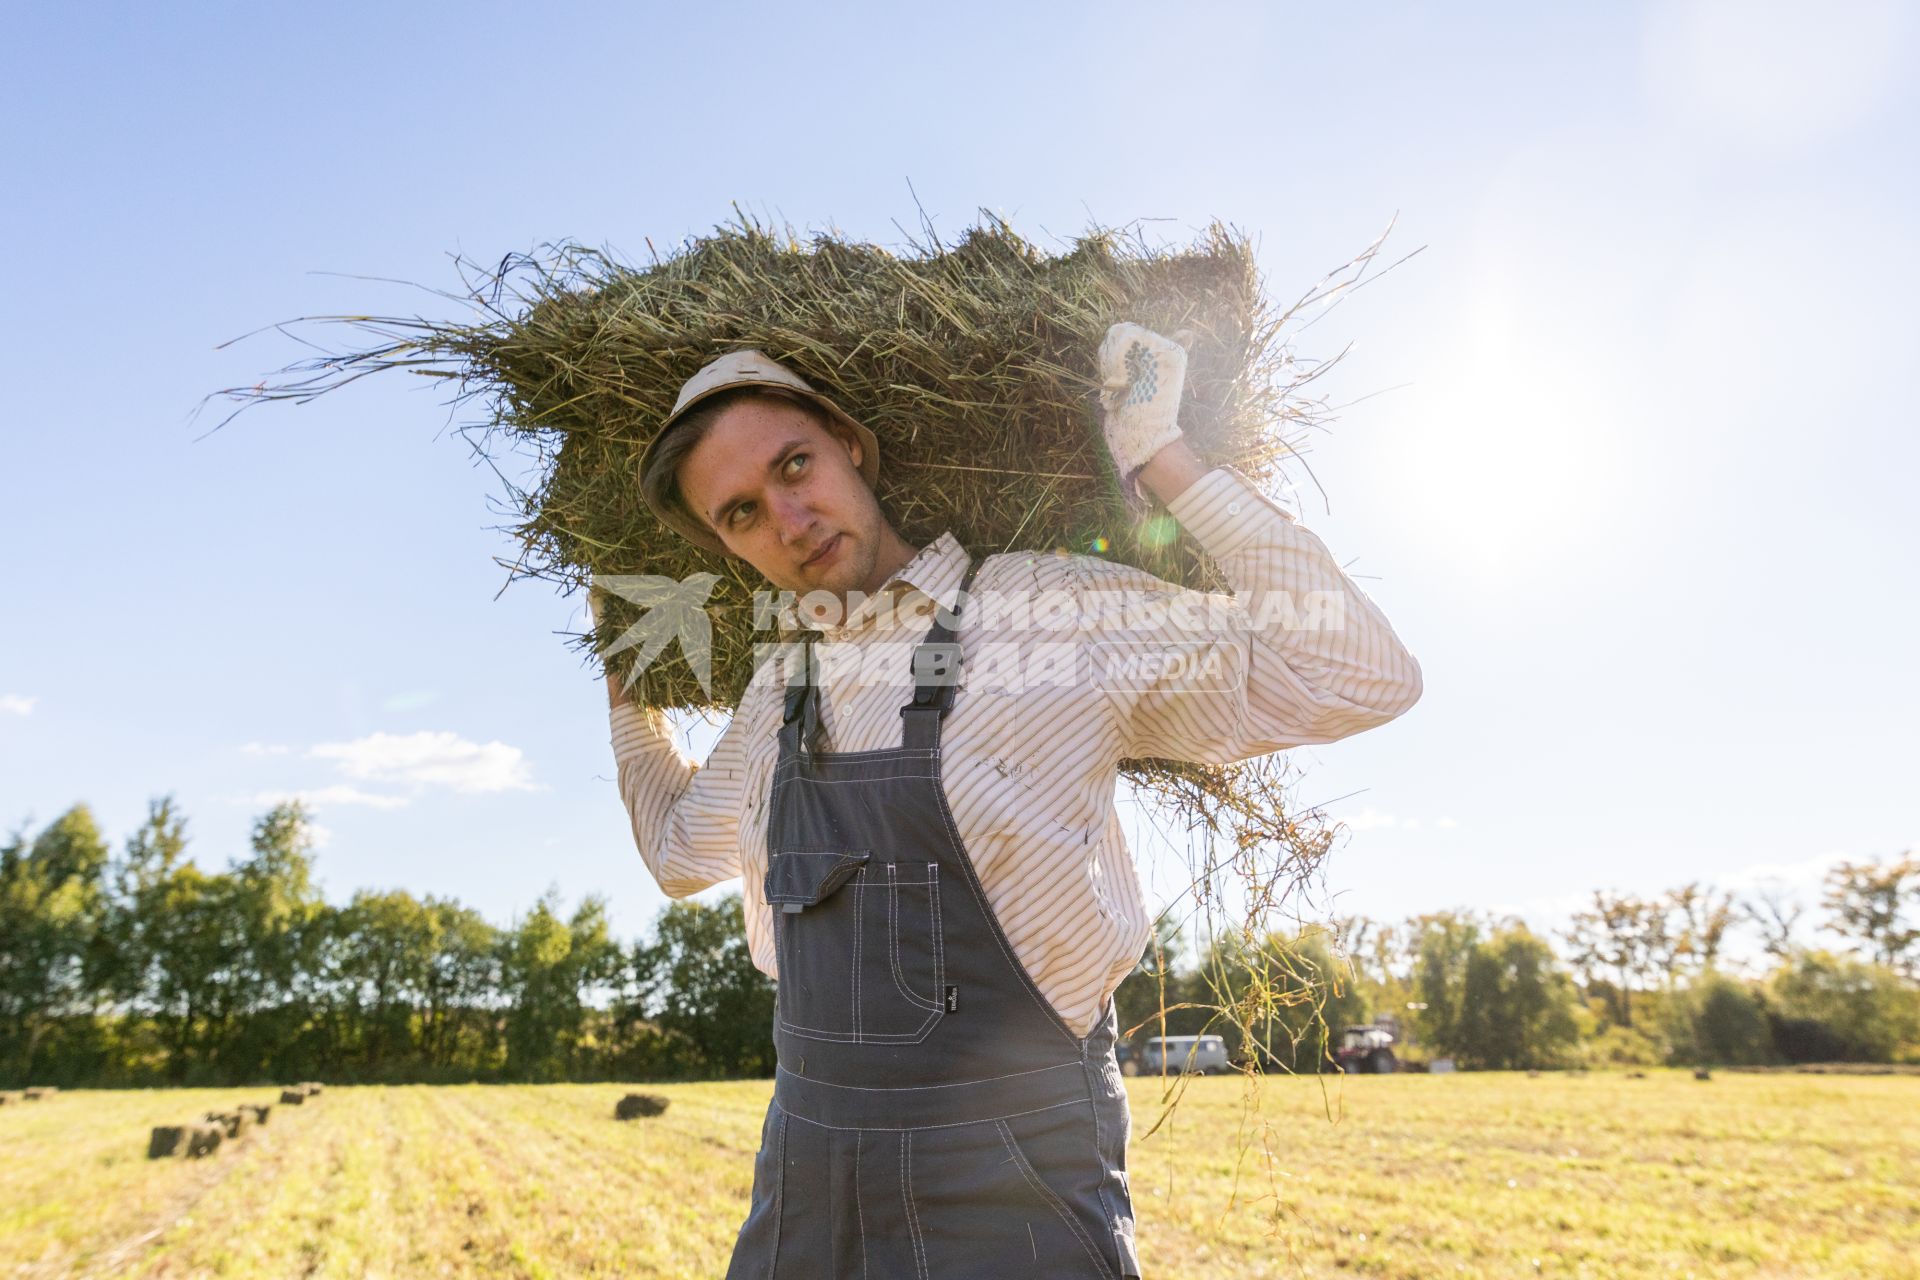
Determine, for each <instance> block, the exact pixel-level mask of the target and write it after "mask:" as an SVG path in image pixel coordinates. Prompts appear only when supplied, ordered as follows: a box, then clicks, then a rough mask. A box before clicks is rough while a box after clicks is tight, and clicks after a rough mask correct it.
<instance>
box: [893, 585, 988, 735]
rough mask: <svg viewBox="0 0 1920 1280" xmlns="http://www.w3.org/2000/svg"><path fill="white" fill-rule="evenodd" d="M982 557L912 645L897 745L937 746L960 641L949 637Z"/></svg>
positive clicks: (955, 673)
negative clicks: (908, 691) (910, 689)
mask: <svg viewBox="0 0 1920 1280" xmlns="http://www.w3.org/2000/svg"><path fill="white" fill-rule="evenodd" d="M984 563H986V561H985V559H984V558H982V559H980V560H972V561H969V562H968V564H967V571H966V573H965V574H963V575H961V578H960V586H959V589H958V590H957V591H955V593H954V597H953V608H952V609H951V610H948V609H943V608H939V607H937V606H936V608H935V610H934V620H933V626H932V627H930V628H929V629H928V630H927V634H926V637H925V638H924V639H923V640H921V641H920V643H919V644H917V645H915V646H914V648H913V666H912V671H913V697H912V699H911V700H910V701H908V703H907V704H906V705H905V706H903V707H901V708H900V719H901V720H902V722H903V723H902V725H901V728H900V746H901V747H902V748H903V749H908V750H915V751H932V750H934V749H935V748H936V747H938V746H939V745H940V721H941V720H942V719H943V718H944V717H945V716H946V714H947V712H948V711H950V710H952V709H953V689H954V686H955V685H956V684H957V683H958V682H959V679H960V642H959V641H958V640H955V639H954V638H953V633H954V631H955V630H956V629H957V628H958V627H959V625H960V612H961V610H962V609H964V608H965V607H966V604H967V588H969V587H971V586H972V585H973V575H974V574H976V573H978V572H979V571H980V566H981V565H982V564H984Z"/></svg>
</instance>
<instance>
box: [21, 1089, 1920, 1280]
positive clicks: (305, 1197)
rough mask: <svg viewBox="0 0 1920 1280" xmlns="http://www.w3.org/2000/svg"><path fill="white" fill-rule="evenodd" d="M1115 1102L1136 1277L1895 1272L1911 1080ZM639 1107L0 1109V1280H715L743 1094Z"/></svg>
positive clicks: (370, 1093)
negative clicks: (1126, 1164)
mask: <svg viewBox="0 0 1920 1280" xmlns="http://www.w3.org/2000/svg"><path fill="white" fill-rule="evenodd" d="M1129 1087H1130V1088H1131V1090H1132V1093H1133V1102H1134V1123H1135V1142H1134V1145H1133V1148H1132V1151H1131V1162H1132V1176H1133V1185H1134V1204H1135V1209H1136V1211H1137V1213H1138V1217H1139V1235H1140V1242H1141V1253H1142V1257H1143V1261H1144V1263H1145V1265H1146V1268H1147V1271H1148V1274H1149V1275H1151V1276H1155V1277H1162V1276H1166V1277H1171V1276H1180V1277H1193V1278H1195V1280H1214V1278H1218V1280H1227V1278H1233V1280H1240V1278H1242V1277H1247V1278H1250V1277H1269V1276H1334V1275H1363V1276H1395V1277H1429V1276H1451V1275H1463V1276H1534V1275H1554V1276H1593V1277H1616V1276H1619V1277H1638V1276H1662V1277H1677V1276H1687V1275H1692V1276H1697V1277H1702V1278H1705V1277H1716V1278H1717V1277H1722V1276H1769V1277H1786V1276H1821V1277H1827V1276H1832V1277H1865V1276H1875V1277H1879V1276H1886V1277H1900V1276H1909V1277H1920V1178H1917V1177H1916V1175H1915V1170H1917V1169H1920V1079H1915V1078H1912V1077H1839V1076H1803V1075H1795V1076H1789V1075H1730V1074H1724V1073H1723V1074H1720V1075H1717V1076H1715V1078H1714V1079H1713V1080H1711V1081H1708V1082H1704V1083H1703V1082H1697V1081H1695V1080H1693V1079H1692V1078H1691V1077H1690V1076H1688V1075H1686V1074H1685V1073H1661V1072H1655V1073H1653V1074H1652V1075H1651V1076H1650V1077H1649V1078H1648V1079H1645V1080H1631V1079H1628V1078H1626V1077H1625V1076H1622V1075H1612V1074H1596V1075H1589V1076H1554V1075H1547V1076H1543V1077H1540V1078H1538V1079H1529V1078H1527V1077H1525V1076H1519V1075H1509V1074H1489V1075H1458V1076H1450V1077H1449V1076H1400V1077H1386V1078H1365V1077H1363V1078H1357V1079H1350V1080H1345V1081H1339V1080H1333V1081H1328V1082H1327V1089H1326V1090H1325V1091H1324V1092H1323V1090H1322V1087H1321V1082H1319V1081H1315V1080H1290V1079H1280V1080H1270V1081H1267V1082H1266V1083H1265V1084H1263V1085H1262V1086H1261V1087H1260V1088H1259V1089H1258V1090H1257V1092H1255V1091H1249V1090H1248V1088H1247V1086H1246V1085H1245V1084H1244V1083H1243V1082H1242V1081H1239V1080H1237V1079H1209V1080H1199V1081H1193V1082H1191V1083H1190V1085H1189V1087H1188V1089H1187V1090H1186V1092H1185V1095H1184V1097H1183V1098H1182V1100H1181V1101H1180V1104H1179V1106H1178V1108H1177V1109H1176V1110H1175V1112H1174V1113H1173V1115H1172V1117H1171V1118H1170V1119H1169V1120H1168V1121H1167V1123H1166V1124H1164V1125H1163V1126H1161V1128H1160V1129H1159V1130H1158V1132H1155V1133H1153V1134H1152V1135H1151V1136H1146V1134H1147V1130H1148V1129H1149V1128H1151V1127H1152V1126H1153V1124H1154V1122H1155V1120H1156V1119H1157V1118H1158V1117H1159V1113H1160V1107H1161V1102H1160V1098H1161V1089H1160V1083H1159V1082H1158V1081H1155V1080H1134V1081H1130V1082H1129ZM649 1091H652V1092H659V1093H663V1094H665V1095H667V1096H668V1097H670V1098H671V1099H672V1106H671V1108H670V1109H669V1110H668V1112H667V1114H666V1115H664V1116H662V1117H660V1118H659V1119H656V1120H647V1121H637V1122H633V1123H627V1124H620V1123H616V1122H615V1121H614V1120H613V1119H612V1118H611V1117H612V1114H613V1104H614V1101H615V1099H616V1098H618V1097H619V1095H620V1094H621V1093H623V1092H625V1089H624V1088H623V1087H622V1086H618V1085H555V1086H545V1087H530V1086H529V1087H511V1086H509V1087H485V1086H472V1087H440V1088H435V1087H425V1086H422V1087H404V1088H344V1087H336V1088H332V1089H329V1090H328V1091H327V1092H326V1093H324V1094H323V1095H321V1096H320V1097H319V1098H317V1099H315V1100H313V1101H312V1102H311V1103H309V1104H308V1105H307V1106H305V1107H300V1108H295V1107H276V1108H275V1109H274V1113H273V1118H272V1120H271V1122H270V1123H269V1124H268V1125H267V1126H266V1127H265V1128H263V1129H260V1130H257V1131H255V1132H254V1133H252V1134H250V1135H249V1136H248V1137H246V1138H245V1139H243V1140H242V1141H241V1142H240V1143H238V1144H237V1145H232V1146H229V1147H227V1148H224V1149H223V1150H221V1151H220V1152H219V1153H218V1154H216V1155H215V1156H214V1157H212V1158H210V1159H207V1160H202V1161H182V1160H166V1161H151V1162H150V1161H148V1160H147V1159H146V1158H145V1151H146V1137H147V1130H148V1128H149V1127H150V1126H152V1125H155V1124H163V1123H168V1122H174V1121H177V1120H181V1119H185V1118H188V1117H190V1116H193V1115H197V1114H198V1113H199V1112H201V1111H204V1110H206V1109H208V1108H209V1107H213V1106H216V1105H222V1104H226V1103H228V1102H233V1101H240V1100H253V1101H265V1100H267V1099H268V1097H269V1094H270V1091H268V1090H264V1089H254V1090H248V1089H237V1090H236V1089H220V1090H182V1091H142V1092H124V1093H122V1092H87V1091H80V1092H73V1093H62V1094H60V1095H58V1096H57V1097H55V1098H54V1099H52V1100H50V1101H47V1102H41V1103H30V1104H25V1105H21V1106H11V1107H7V1108H4V1109H0V1277H10V1278H12V1277H18V1278H25V1277H55V1276H59V1277H68V1276H100V1277H107V1276H116V1277H117V1276H130V1277H131V1276H139V1277H199V1276H231V1277H244V1278H247V1280H254V1278H266V1277H272V1278H274V1280H278V1278H280V1277H288V1276H326V1277H334V1276H339V1277H346V1276H354V1277H362V1276H385V1277H395V1278H402V1277H405V1278H411V1277H416V1276H450V1277H465V1276H516V1277H573V1276H596V1275H597V1276H662V1277H715V1276H718V1275H719V1274H721V1272H722V1271H723V1270H724V1268H725V1260H726V1256H727V1252H728V1249H729V1247H730V1245H731V1243H732V1239H733V1233H734V1231H735V1229H736V1227H737V1226H738V1223H739V1219H740V1216H741V1214H742V1212H743V1211H744V1206H745V1202H746V1197H747V1192H748V1188H749V1184H750V1181H751V1165H752V1157H753V1152H754V1148H755V1146H756V1145H757V1141H758V1136H759V1124H760V1117H761V1114H762V1111H763V1108H764V1107H765V1104H766V1097H767V1091H768V1086H767V1084H765V1083H764V1082H750V1083H741V1084H704V1085H667V1086H649ZM1263 1143H1270V1144H1271V1150H1272V1157H1273V1158H1272V1161H1271V1162H1269V1161H1268V1160H1267V1158H1266V1156H1265V1155H1264V1154H1263V1152H1262V1144H1263Z"/></svg>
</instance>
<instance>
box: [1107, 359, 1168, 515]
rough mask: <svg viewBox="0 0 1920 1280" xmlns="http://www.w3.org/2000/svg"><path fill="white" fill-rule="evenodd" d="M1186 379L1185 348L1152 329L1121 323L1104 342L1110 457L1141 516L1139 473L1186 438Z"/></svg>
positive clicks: (1130, 507) (1122, 493)
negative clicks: (1183, 416) (1182, 413)
mask: <svg viewBox="0 0 1920 1280" xmlns="http://www.w3.org/2000/svg"><path fill="white" fill-rule="evenodd" d="M1186 380H1187V351H1186V348H1185V347H1182V346H1181V345H1180V344H1179V343H1177V342H1175V341H1174V340H1173V339H1171V338H1163V337H1161V336H1160V335H1159V334H1157V333H1155V332H1154V331H1153V330H1151V329H1148V328H1144V327H1142V326H1140V325H1137V324H1134V323H1133V322H1131V321H1122V322H1120V323H1119V324H1116V325H1114V326H1113V327H1112V328H1111V329H1108V330H1107V336H1106V338H1105V339H1104V340H1103V341H1102V342H1101V343H1100V407H1101V408H1102V409H1103V410H1104V411H1105V414H1106V417H1105V423H1104V426H1105V430H1106V436H1107V454H1108V456H1110V457H1111V458H1112V459H1113V466H1114V470H1115V471H1116V472H1118V473H1119V478H1120V496H1121V498H1122V499H1123V500H1125V502H1126V504H1127V510H1128V512H1129V514H1131V515H1133V516H1134V517H1136V518H1137V517H1139V516H1141V515H1143V514H1145V512H1146V509H1147V498H1146V495H1145V494H1143V493H1141V492H1140V487H1139V477H1140V469H1141V468H1142V467H1144V466H1146V465H1147V463H1148V462H1149V461H1150V460H1151V459H1152V458H1153V455H1154V454H1156V453H1158V452H1160V450H1162V449H1164V448H1165V447H1166V446H1168V445H1169V444H1172V443H1173V442H1174V441H1175V440H1178V439H1179V438H1180V436H1181V434H1182V433H1181V430H1180V427H1179V424H1178V423H1177V422H1176V421H1175V418H1176V417H1177V416H1178V415H1179V412H1180V393H1181V391H1182V389H1183V388H1184V386H1185V384H1186Z"/></svg>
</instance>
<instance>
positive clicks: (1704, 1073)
mask: <svg viewBox="0 0 1920 1280" xmlns="http://www.w3.org/2000/svg"><path fill="white" fill-rule="evenodd" d="M1693 1078H1694V1079H1695V1080H1711V1079H1713V1072H1711V1071H1709V1070H1707V1068H1705V1067H1695V1068H1694V1071H1693Z"/></svg>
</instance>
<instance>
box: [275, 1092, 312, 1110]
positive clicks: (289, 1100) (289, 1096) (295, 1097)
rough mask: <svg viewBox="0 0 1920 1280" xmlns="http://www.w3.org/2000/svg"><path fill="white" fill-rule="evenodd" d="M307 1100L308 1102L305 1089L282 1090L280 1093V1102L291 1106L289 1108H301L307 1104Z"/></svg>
mask: <svg viewBox="0 0 1920 1280" xmlns="http://www.w3.org/2000/svg"><path fill="white" fill-rule="evenodd" d="M306 1100H307V1093H306V1090H304V1089H298V1088H295V1089H282V1090H281V1091H280V1101H281V1102H282V1103H283V1104H285V1105H286V1106H289V1107H297V1106H301V1105H302V1104H304V1103H305V1102H306Z"/></svg>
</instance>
